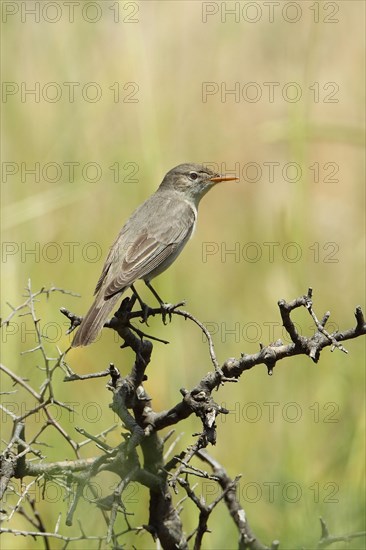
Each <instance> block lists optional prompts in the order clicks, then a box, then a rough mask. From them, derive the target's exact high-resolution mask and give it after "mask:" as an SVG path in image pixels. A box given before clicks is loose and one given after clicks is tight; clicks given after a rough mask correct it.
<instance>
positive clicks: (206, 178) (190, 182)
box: [160, 163, 238, 206]
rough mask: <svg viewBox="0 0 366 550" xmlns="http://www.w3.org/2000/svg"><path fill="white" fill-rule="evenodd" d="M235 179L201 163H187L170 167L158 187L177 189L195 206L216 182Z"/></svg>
mask: <svg viewBox="0 0 366 550" xmlns="http://www.w3.org/2000/svg"><path fill="white" fill-rule="evenodd" d="M237 179H238V178H235V177H232V176H223V175H221V174H217V173H216V172H213V171H212V170H210V169H209V168H206V167H205V166H203V165H202V164H193V163H187V164H180V165H179V166H176V167H175V168H172V170H170V171H169V172H168V173H167V174H166V176H165V178H164V179H163V181H162V182H161V184H160V188H162V189H169V190H174V191H178V192H179V193H182V194H183V195H184V197H185V198H186V199H188V200H192V201H193V202H194V204H195V205H196V206H197V205H198V203H199V201H200V200H201V199H202V197H203V196H204V195H205V194H206V193H207V192H208V191H209V190H210V189H211V188H212V187H213V186H214V185H216V183H219V182H220V181H232V180H237Z"/></svg>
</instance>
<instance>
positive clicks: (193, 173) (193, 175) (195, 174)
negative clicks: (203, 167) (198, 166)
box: [189, 172, 198, 180]
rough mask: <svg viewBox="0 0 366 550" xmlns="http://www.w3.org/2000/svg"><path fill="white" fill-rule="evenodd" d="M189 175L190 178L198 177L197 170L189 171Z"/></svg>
mask: <svg viewBox="0 0 366 550" xmlns="http://www.w3.org/2000/svg"><path fill="white" fill-rule="evenodd" d="M189 177H190V178H191V180H196V179H197V178H198V174H197V172H190V173H189Z"/></svg>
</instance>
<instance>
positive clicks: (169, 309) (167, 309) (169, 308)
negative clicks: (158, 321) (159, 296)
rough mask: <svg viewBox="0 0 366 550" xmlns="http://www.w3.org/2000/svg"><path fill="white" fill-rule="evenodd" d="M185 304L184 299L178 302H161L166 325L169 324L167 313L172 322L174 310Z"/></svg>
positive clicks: (162, 315) (162, 316)
mask: <svg viewBox="0 0 366 550" xmlns="http://www.w3.org/2000/svg"><path fill="white" fill-rule="evenodd" d="M184 305H185V301H184V300H183V301H182V302H178V303H177V304H167V303H165V302H161V304H160V310H161V318H162V320H163V323H164V325H166V324H167V320H166V318H167V315H168V317H169V322H170V323H171V321H172V313H173V312H174V310H175V309H177V308H178V307H181V306H184Z"/></svg>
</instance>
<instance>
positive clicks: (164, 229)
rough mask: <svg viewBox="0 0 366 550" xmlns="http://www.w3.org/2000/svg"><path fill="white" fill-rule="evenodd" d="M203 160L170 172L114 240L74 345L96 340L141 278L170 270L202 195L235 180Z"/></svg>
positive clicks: (185, 239) (184, 240) (188, 236)
mask: <svg viewBox="0 0 366 550" xmlns="http://www.w3.org/2000/svg"><path fill="white" fill-rule="evenodd" d="M232 179H236V178H226V177H223V176H220V175H219V174H216V173H214V172H212V171H211V170H209V169H207V168H205V167H204V166H201V165H199V164H181V165H179V166H177V167H175V168H173V169H172V170H170V172H168V173H167V174H166V176H165V178H164V179H163V181H162V183H161V184H160V187H159V188H158V190H157V191H156V192H155V193H154V194H153V195H152V196H151V197H150V198H148V199H147V200H146V201H145V202H144V203H143V204H142V205H141V206H139V207H138V208H137V209H136V210H135V212H134V213H133V214H132V215H131V217H130V218H129V219H128V220H127V222H126V224H125V225H124V226H123V227H122V229H121V231H120V233H119V234H118V236H117V238H116V240H115V241H114V243H113V245H112V246H111V249H110V251H109V254H108V256H107V259H106V261H105V264H104V267H103V270H102V274H101V276H100V278H99V280H98V283H97V286H96V289H95V292H94V294H95V295H96V297H95V300H94V303H93V305H92V306H91V308H90V309H89V311H88V313H87V314H86V316H85V317H84V319H83V321H82V323H81V325H80V327H79V329H78V331H77V333H76V335H75V337H74V339H73V342H72V346H73V347H76V346H86V345H88V344H90V343H91V342H93V341H94V340H95V339H96V338H97V336H98V334H99V332H100V331H101V329H102V327H103V325H104V323H105V322H106V320H107V319H108V317H109V315H110V313H111V312H112V310H113V309H114V308H115V306H116V304H117V302H118V300H119V299H120V297H121V295H122V294H123V292H124V291H125V290H126V289H127V288H128V287H130V286H131V285H132V284H133V283H134V282H135V281H136V280H138V279H143V280H144V281H145V282H150V280H151V279H152V278H153V277H156V275H159V274H160V273H162V272H163V271H165V269H167V268H168V267H169V266H170V265H171V263H172V262H173V261H174V260H175V259H176V257H177V256H178V255H179V254H180V252H181V251H182V249H183V247H184V246H185V244H186V243H187V241H188V239H189V238H190V236H191V235H192V232H193V230H194V227H195V223H196V219H197V207H198V204H199V201H200V199H201V198H202V197H203V195H205V194H206V193H207V191H208V190H209V189H210V188H211V187H212V186H213V185H214V184H215V183H217V182H218V181H224V180H232Z"/></svg>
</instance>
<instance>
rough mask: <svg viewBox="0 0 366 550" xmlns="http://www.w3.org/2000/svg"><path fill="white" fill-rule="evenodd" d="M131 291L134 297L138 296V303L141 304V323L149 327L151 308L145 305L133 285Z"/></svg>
mask: <svg viewBox="0 0 366 550" xmlns="http://www.w3.org/2000/svg"><path fill="white" fill-rule="evenodd" d="M131 290H132V292H133V293H134V295H135V296H136V298H137V301H138V302H139V304H140V307H141V311H142V321H141V323H146V325H147V326H149V323H148V322H147V319H148V317H149V313H150V311H151V308H150V307H149V306H148V305H147V304H145V302H143V301H142V299H141V298H140V296H139V294H138V292H137V290H136V289H135V287H134V286H133V285H131Z"/></svg>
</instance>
